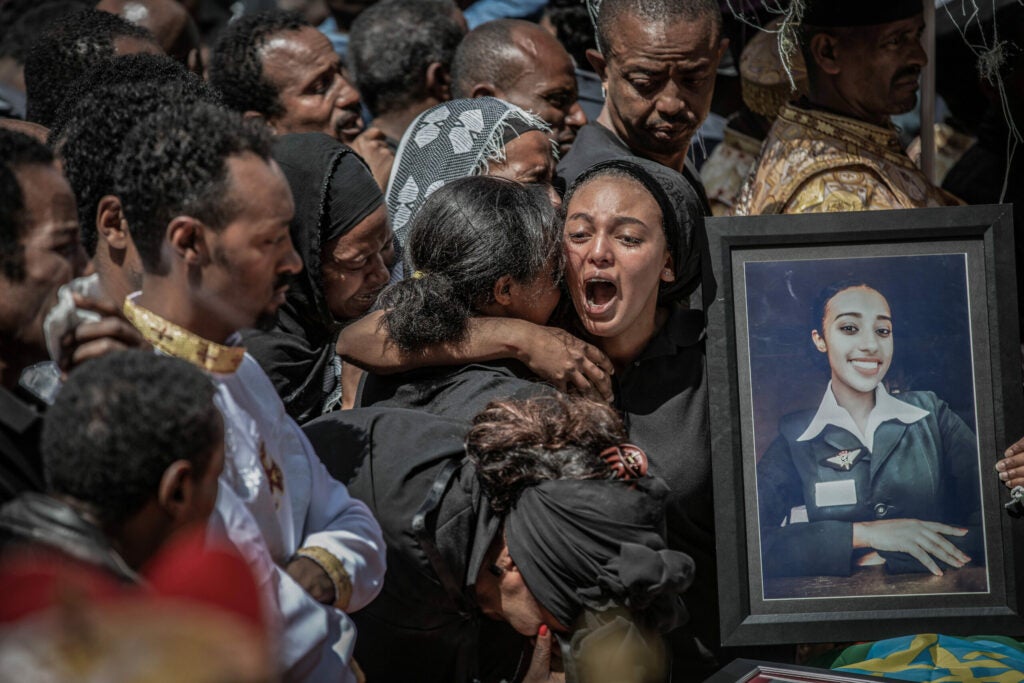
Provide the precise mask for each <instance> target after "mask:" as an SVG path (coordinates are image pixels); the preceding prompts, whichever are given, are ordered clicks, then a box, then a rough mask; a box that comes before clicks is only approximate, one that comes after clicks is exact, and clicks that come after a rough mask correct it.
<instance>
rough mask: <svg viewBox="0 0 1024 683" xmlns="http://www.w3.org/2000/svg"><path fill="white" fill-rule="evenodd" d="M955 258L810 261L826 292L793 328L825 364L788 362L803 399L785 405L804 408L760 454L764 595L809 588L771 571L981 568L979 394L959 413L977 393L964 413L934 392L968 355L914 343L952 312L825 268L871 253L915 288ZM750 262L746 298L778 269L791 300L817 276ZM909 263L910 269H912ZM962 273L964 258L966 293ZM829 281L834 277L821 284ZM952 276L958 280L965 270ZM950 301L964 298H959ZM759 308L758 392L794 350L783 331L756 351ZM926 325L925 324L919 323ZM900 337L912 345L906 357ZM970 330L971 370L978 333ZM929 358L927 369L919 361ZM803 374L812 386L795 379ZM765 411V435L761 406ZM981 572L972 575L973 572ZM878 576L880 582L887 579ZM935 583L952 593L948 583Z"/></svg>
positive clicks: (794, 390)
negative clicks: (954, 358) (920, 276)
mask: <svg viewBox="0 0 1024 683" xmlns="http://www.w3.org/2000/svg"><path fill="white" fill-rule="evenodd" d="M914 259H918V260H919V261H918V262H916V263H914V262H913V261H914ZM929 259H931V260H929ZM958 260H959V261H960V266H962V261H963V259H962V258H959V259H958V257H957V256H955V255H938V256H923V257H911V258H904V257H896V258H895V259H887V258H875V259H849V260H832V262H829V261H825V262H824V263H825V264H826V265H825V267H824V268H823V267H822V266H821V262H818V263H814V264H813V265H807V263H805V264H804V266H805V267H804V270H805V271H807V270H810V269H817V270H818V271H819V272H818V273H816V274H817V275H818V278H817V282H818V285H819V286H818V288H817V296H814V297H813V300H814V301H813V304H812V305H811V306H810V311H811V314H810V320H809V321H808V323H809V324H807V325H805V326H804V327H803V332H802V334H801V333H799V332H798V331H795V328H796V326H795V325H794V326H793V327H794V333H792V334H790V335H789V336H790V337H792V338H793V339H794V340H795V343H796V344H803V345H804V347H805V348H809V349H810V351H809V353H810V354H812V355H814V356H817V357H818V359H819V361H818V366H819V367H818V369H817V370H814V371H813V372H811V373H807V372H802V371H801V369H800V368H798V367H795V365H792V364H791V365H789V368H788V370H789V374H790V376H789V378H788V381H787V382H786V383H787V384H788V390H789V393H790V395H791V396H795V397H796V398H788V399H784V400H783V401H782V402H783V403H788V404H789V405H790V409H791V408H792V406H793V405H794V404H800V405H802V406H806V408H805V409H803V410H799V411H796V412H790V413H788V414H786V415H783V416H782V417H781V418H779V419H778V420H777V429H776V431H775V433H774V435H773V437H772V438H771V440H770V445H768V446H767V449H766V450H764V452H763V454H762V455H761V457H760V459H759V461H758V463H757V503H758V506H757V510H758V517H759V525H760V543H761V562H762V569H763V575H764V581H765V587H766V588H765V592H766V595H765V597H766V598H767V597H801V596H798V595H774V596H772V595H771V593H772V592H773V590H775V589H776V588H777V586H778V585H779V584H778V581H775V582H773V579H778V578H779V577H803V576H806V577H812V576H813V577H821V576H834V577H847V576H849V577H853V578H854V579H856V578H857V577H858V576H859V577H862V582H863V581H864V580H863V577H865V576H869V575H870V576H875V577H881V578H879V580H880V581H882V582H883V583H884V581H885V578H884V577H892V576H896V575H906V574H918V575H922V574H925V573H927V574H930V575H932V576H934V577H946V579H945V580H946V581H955V580H956V579H955V578H954V577H955V574H956V572H958V571H959V570H961V569H963V568H979V567H984V565H985V550H984V535H983V532H982V528H981V523H982V522H981V500H980V485H979V465H978V442H977V438H976V437H975V433H974V431H973V429H972V426H971V425H972V424H973V423H974V419H973V399H969V398H966V397H964V396H962V395H954V397H953V398H955V399H957V401H956V402H957V403H958V407H959V408H960V409H961V411H962V410H963V406H964V405H967V404H969V411H968V412H969V413H970V414H968V415H967V418H968V419H967V420H965V419H964V418H963V417H961V415H960V414H958V411H957V410H954V409H953V408H951V407H950V404H949V403H947V402H946V401H945V400H943V398H944V397H943V396H940V395H938V393H937V391H936V390H938V391H939V392H942V391H944V390H948V391H954V392H955V391H956V389H955V387H957V386H959V385H958V384H957V382H956V381H955V380H953V381H949V380H947V379H946V378H944V377H943V374H944V372H947V371H948V374H950V375H953V374H956V372H957V370H958V368H957V367H956V366H957V365H958V364H957V363H956V362H948V368H944V367H943V366H944V365H947V364H946V363H943V362H936V358H938V357H939V356H937V355H936V353H937V351H936V350H935V349H926V348H921V347H920V346H914V345H915V344H919V343H920V342H921V341H922V340H933V341H938V342H941V341H942V340H943V338H944V336H945V335H944V334H943V329H942V327H943V326H944V324H945V323H943V322H942V320H943V315H942V312H941V311H938V309H936V311H937V312H930V311H925V312H922V311H915V310H914V309H915V305H916V299H917V297H913V296H901V298H899V299H896V298H893V299H892V300H891V301H890V299H889V298H888V297H889V296H893V295H887V292H886V289H887V287H886V286H884V285H882V284H878V283H874V282H872V281H871V280H870V278H863V279H859V278H854V279H844V280H839V281H835V280H832V281H829V279H827V278H834V277H836V274H837V273H842V274H848V273H856V272H857V268H856V265H857V262H858V261H861V262H865V263H866V262H869V261H870V262H873V263H872V265H874V266H875V271H877V272H884V270H883V269H882V268H881V267H880V264H885V265H888V266H890V268H889V272H890V275H889V276H888V277H886V278H884V279H885V280H886V284H887V285H889V286H890V287H891V288H892V291H894V292H896V293H897V294H899V295H904V294H906V293H908V292H909V291H911V290H912V289H913V287H912V285H913V283H914V281H915V279H916V278H915V274H916V273H917V272H919V271H920V272H926V271H927V270H928V268H929V266H931V267H932V268H933V269H934V270H935V272H934V273H932V275H931V276H930V277H931V278H932V279H935V278H936V277H939V278H942V277H946V278H947V279H948V278H949V277H950V276H951V275H953V276H955V275H956V274H957V271H958V267H957V266H958V264H957V261H958ZM808 263H809V262H808ZM750 265H753V266H754V269H753V270H752V271H748V273H747V276H748V281H747V291H748V296H749V293H750V292H752V291H754V289H755V288H757V287H758V283H760V282H761V281H762V280H763V279H764V278H765V277H769V276H770V274H771V273H774V274H775V275H776V276H777V275H779V274H782V275H783V279H788V280H789V282H788V283H787V286H786V287H785V288H784V289H788V291H789V292H790V293H791V294H792V295H793V298H797V295H798V293H799V292H805V293H808V294H809V293H810V291H811V290H812V288H813V285H814V283H813V282H812V280H814V279H815V278H809V277H807V272H804V273H802V275H803V277H801V274H800V268H801V263H800V262H781V264H780V263H757V264H748V266H750ZM843 265H853V266H854V267H853V268H843V267H842V266H843ZM901 266H904V267H905V270H906V271H907V272H905V273H903V274H902V275H901V274H900V273H901ZM942 266H945V267H946V268H944V267H942ZM787 268H788V271H787ZM893 272H895V273H896V275H892V273H893ZM795 273H797V274H795ZM872 274H873V273H872ZM964 275H965V273H964V272H963V270H962V267H961V268H959V277H960V280H959V285H960V288H961V290H963V291H962V294H965V289H964ZM751 276H753V277H751ZM901 280H902V282H900V281H901ZM822 282H826V283H827V284H825V285H824V286H821V283H822ZM919 284H920V283H919ZM952 284H953V285H954V288H955V285H956V284H957V280H956V278H955V277H953V278H952ZM810 298H812V297H810V296H807V297H805V300H807V299H810ZM951 298H953V299H955V298H956V297H951ZM761 301H762V299H760V298H759V297H757V296H754V297H753V298H748V302H747V304H748V311H749V310H752V309H754V308H757V307H759V305H760V303H761ZM964 303H966V302H964ZM783 308H784V306H783ZM951 308H953V309H956V308H957V302H956V301H953V302H952V306H951ZM752 318H754V321H753V322H752V324H751V331H750V339H751V368H752V379H753V387H754V391H755V392H757V391H758V388H759V387H758V384H759V379H760V380H761V381H760V385H761V387H760V388H761V389H762V390H763V389H764V387H765V386H766V385H767V384H768V383H769V382H767V381H765V380H764V378H765V377H766V376H767V373H768V371H766V370H765V366H766V365H767V364H768V363H771V364H772V365H774V366H776V370H780V369H781V368H783V367H785V366H786V365H787V362H786V358H787V357H788V355H789V353H788V352H789V349H788V348H787V347H786V345H785V344H782V343H778V339H776V341H775V343H774V345H775V347H776V348H775V351H776V352H775V354H774V356H773V357H772V358H771V359H767V358H766V357H761V356H759V353H758V351H757V348H758V342H757V341H755V339H756V338H757V337H761V338H762V342H763V341H764V336H763V335H762V333H761V332H762V330H761V328H760V327H759V324H758V321H757V318H758V314H756V313H755V314H752ZM762 319H763V314H762ZM922 322H924V323H926V324H925V329H917V330H914V329H913V326H914V325H915V323H917V324H920V323H922ZM775 325H776V328H778V327H779V325H780V322H779V321H778V320H776V322H775ZM808 327H809V328H810V329H807V328H808ZM927 328H931V329H927ZM766 335H767V336H771V333H770V332H766ZM794 335H796V336H794ZM903 339H906V340H907V341H908V342H909V343H910V344H911V345H912V346H910V347H908V348H906V349H905V350H904V351H903V352H902V354H897V353H896V349H897V348H899V347H900V345H901V344H903V343H904V342H903V341H902V340H903ZM949 339H950V343H949V347H950V349H947V351H949V350H953V349H955V348H957V347H961V346H962V344H961V342H962V341H963V340H962V339H960V338H959V336H958V332H957V331H956V330H951V331H950V333H949ZM897 340H900V341H899V343H897ZM966 341H967V347H966V348H967V361H968V362H967V368H968V369H969V368H970V363H969V358H970V355H969V349H970V346H969V344H970V340H969V338H968V339H967V340H966ZM954 355H956V354H954ZM961 355H962V354H961ZM947 358H948V356H947ZM821 360H825V361H827V364H828V373H829V374H828V381H827V383H826V384H825V385H824V386H822V385H821V384H814V383H813V382H814V380H813V378H814V377H820V376H821V365H822V363H821ZM929 366H930V367H929ZM926 367H927V368H928V370H929V371H928V372H924V371H923V368H926ZM804 379H807V380H808V381H810V382H812V384H811V385H809V386H804V385H802V383H801V382H800V381H796V382H795V381H794V380H804ZM822 379H824V377H822ZM755 404H756V402H755ZM761 404H762V406H763V404H764V397H763V396H762V400H761ZM762 412H763V411H762ZM756 413H757V407H756V405H755V414H756ZM757 417H760V419H761V422H762V424H761V425H760V432H761V434H762V435H765V434H766V432H767V430H766V429H765V425H764V422H765V419H764V415H763V414H762V415H760V416H756V417H755V419H757ZM969 422H970V424H969ZM765 442H767V440H766V439H763V438H762V444H763V443H765ZM756 450H758V451H759V452H760V451H761V450H762V448H757V449H756ZM865 568H872V569H865ZM976 573H977V572H975V573H974V574H976ZM981 573H982V574H983V573H984V570H983V569H982V570H981ZM947 574H948V575H949V576H947ZM974 574H971V578H972V580H973V579H974V578H977V577H975V576H974ZM964 576H967V575H966V574H965V575H964ZM980 579H981V583H980V586H976V588H977V589H980V590H985V581H984V578H983V576H982V577H980ZM786 585H789V584H786ZM796 585H797V584H795V583H794V584H792V586H796ZM841 585H844V584H841ZM865 585H866V584H865ZM871 585H872V586H873V587H874V588H876V589H877V587H878V586H880V585H882V584H881V583H878V582H877V581H876V582H874V583H871ZM943 585H952V584H943ZM972 585H973V584H972ZM851 586H854V584H852V583H851ZM962 589H964V586H960V587H959V589H958V590H957V591H956V592H962ZM858 590H859V589H856V588H855V589H851V593H844V592H843V590H842V588H840V589H839V590H837V591H835V593H834V594H837V595H840V596H841V595H844V594H860V593H858ZM966 590H968V591H969V590H970V588H969V587H968V588H967V589H966ZM939 592H946V591H944V590H942V589H941V588H940V589H939ZM949 592H953V591H952V590H950V591H949Z"/></svg>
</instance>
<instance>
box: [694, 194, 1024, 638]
mask: <svg viewBox="0 0 1024 683" xmlns="http://www.w3.org/2000/svg"><path fill="white" fill-rule="evenodd" d="M1012 226H1013V223H1012V217H1011V213H1010V207H1009V206H977V207H955V208H942V209H921V210H906V211H876V212H861V213H835V214H820V215H800V216H758V217H730V218H715V219H709V221H708V235H709V241H710V245H711V254H712V261H713V268H714V273H715V277H716V279H717V281H718V292H719V294H718V301H717V302H716V305H714V306H712V307H711V309H710V310H709V328H708V336H707V355H708V382H709V389H710V400H711V434H712V444H711V446H712V463H713V470H714V471H713V474H714V495H715V524H716V535H717V538H718V563H719V594H720V602H721V604H720V608H721V618H722V638H723V643H724V644H726V645H754V644H769V643H785V642H828V641H852V640H876V639H880V638H886V637H891V636H895V635H903V634H908V633H924V632H939V633H949V634H965V635H970V634H978V633H1002V634H1011V633H1012V634H1020V633H1024V617H1022V608H1024V601H1022V597H1021V595H1020V591H1019V589H1018V581H1017V575H1018V574H1021V575H1024V565H1022V566H1021V567H1020V569H1019V570H1018V569H1017V563H1024V555H1022V552H1024V545H1022V538H1024V534H1022V526H1021V522H1020V521H1018V520H1016V519H1014V518H1011V516H1010V515H1009V514H1007V511H1006V510H1005V508H1004V505H1005V504H1006V503H1007V502H1008V501H1009V500H1010V497H1009V492H1008V491H1007V490H1006V488H1005V486H1003V484H1002V482H1001V481H999V479H998V477H997V476H996V474H995V470H994V465H995V463H996V461H997V460H998V459H999V457H1000V456H1001V454H1002V452H1003V450H1004V449H1005V448H1006V446H1007V445H1009V444H1010V443H1012V442H1013V441H1015V440H1017V438H1019V437H1020V436H1021V435H1024V419H1022V417H1024V410H1022V406H1024V400H1022V391H1021V372H1020V366H1021V346H1020V341H1019V339H1020V338H1019V330H1018V324H1017V303H1016V291H1017V288H1016V276H1015V271H1014V257H1013V255H1014V247H1013V228H1012Z"/></svg>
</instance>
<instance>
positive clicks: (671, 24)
mask: <svg viewBox="0 0 1024 683" xmlns="http://www.w3.org/2000/svg"><path fill="white" fill-rule="evenodd" d="M717 44H718V36H717V29H716V28H715V23H714V20H713V19H712V18H711V17H699V18H697V19H694V20H692V21H689V20H685V19H674V20H673V19H666V20H664V21H648V20H645V19H643V18H641V17H638V16H636V15H633V14H628V13H627V14H624V15H622V16H621V17H619V18H618V20H617V22H616V30H615V31H614V32H613V33H612V35H611V37H610V38H609V45H608V49H609V52H610V56H611V58H612V59H614V60H617V61H630V60H649V61H660V62H673V61H679V60H699V59H706V58H710V57H711V56H712V55H713V54H714V52H715V50H716V49H717V46H718V45H717Z"/></svg>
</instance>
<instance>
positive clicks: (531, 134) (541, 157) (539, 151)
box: [505, 130, 554, 166]
mask: <svg viewBox="0 0 1024 683" xmlns="http://www.w3.org/2000/svg"><path fill="white" fill-rule="evenodd" d="M548 161H551V162H552V163H553V162H554V156H553V154H552V152H551V138H550V136H549V135H548V134H547V133H545V132H544V131H540V130H531V131H527V132H526V133H523V134H522V135H520V136H519V137H517V138H516V139H515V140H511V141H510V142H509V143H508V144H506V145H505V163H506V164H507V165H509V166H513V165H514V166H532V165H534V164H544V163H546V162H548Z"/></svg>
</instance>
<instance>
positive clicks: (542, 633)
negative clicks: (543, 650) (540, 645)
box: [537, 624, 548, 638]
mask: <svg viewBox="0 0 1024 683" xmlns="http://www.w3.org/2000/svg"><path fill="white" fill-rule="evenodd" d="M547 634H548V625H547V624H541V625H540V630H539V631H537V635H538V636H540V637H541V638H543V637H544V636H546V635H547Z"/></svg>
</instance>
